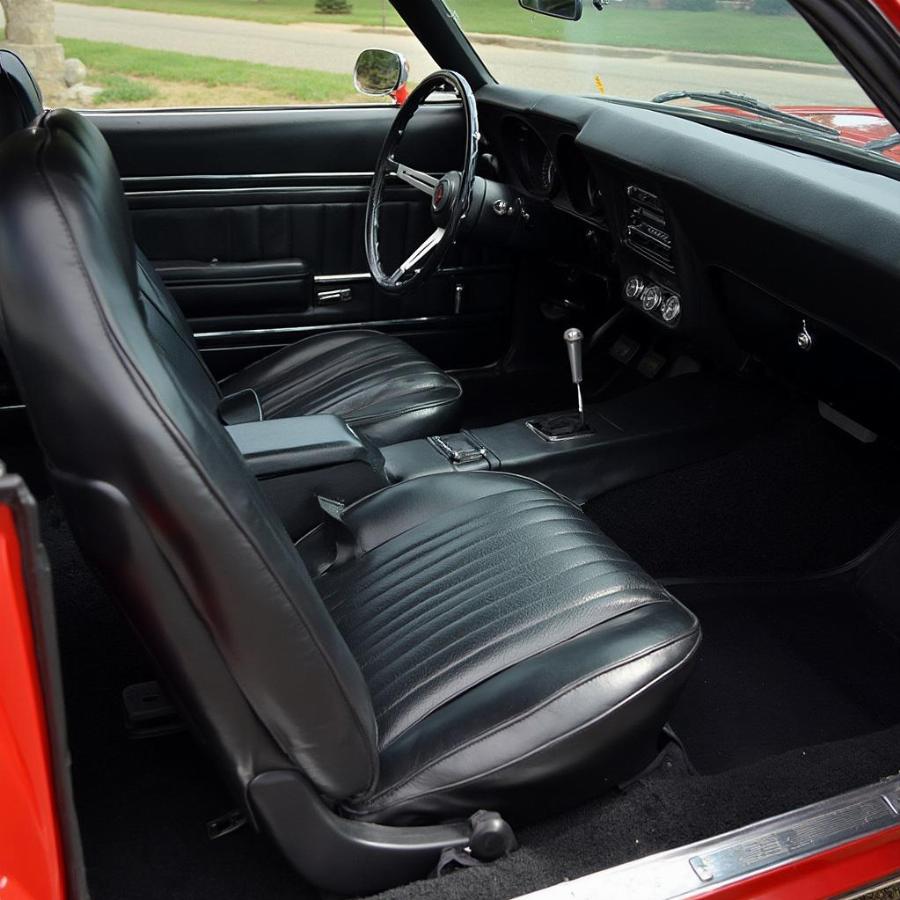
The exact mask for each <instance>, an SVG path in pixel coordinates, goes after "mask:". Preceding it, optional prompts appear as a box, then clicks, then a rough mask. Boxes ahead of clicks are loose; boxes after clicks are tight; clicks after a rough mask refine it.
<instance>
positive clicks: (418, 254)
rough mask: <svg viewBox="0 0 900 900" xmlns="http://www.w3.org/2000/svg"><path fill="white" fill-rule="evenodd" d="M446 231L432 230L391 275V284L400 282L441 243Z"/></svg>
mask: <svg viewBox="0 0 900 900" xmlns="http://www.w3.org/2000/svg"><path fill="white" fill-rule="evenodd" d="M446 233H447V229H446V228H435V229H434V231H432V232H431V234H429V235H428V237H427V238H425V240H424V241H422V243H421V244H419V246H418V247H416V249H415V250H413V252H412V253H410V254H409V256H408V257H407V258H406V259H405V260H404V261H403V262H402V263H400V265H399V267H398V268H397V270H396V271H395V272H394V274H393V275H391V276H390V279H389V281H390V282H391V284H399V283H400V279H401V278H403V276H404V275H405V274H406V273H407V272H409V271H410V270H411V269H413V268H415V266H416V265H417V264H418V263H420V262H421V261H422V260H423V259H425V257H426V256H428V254H429V253H431V251H432V250H434V248H435V247H437V245H438V244H440V242H441V241H442V240H443V238H444V235H445V234H446Z"/></svg>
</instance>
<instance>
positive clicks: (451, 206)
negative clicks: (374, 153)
mask: <svg viewBox="0 0 900 900" xmlns="http://www.w3.org/2000/svg"><path fill="white" fill-rule="evenodd" d="M439 87H445V88H446V87H449V88H451V89H452V90H454V91H455V92H456V94H457V95H458V96H459V99H460V100H461V102H462V108H463V116H464V119H465V129H466V143H465V160H464V162H463V167H462V169H460V170H457V171H452V172H447V174H446V175H444V176H443V177H442V178H435V177H434V176H433V175H429V174H428V173H427V172H420V171H419V170H418V169H413V168H411V167H410V166H407V165H404V164H403V163H402V162H400V161H399V160H398V159H397V158H396V156H395V153H396V151H397V149H398V147H399V145H400V142H401V141H402V139H403V135H404V134H405V133H406V129H407V127H408V126H409V122H410V119H412V117H413V116H414V115H415V113H416V111H417V110H418V109H419V107H420V106H421V105H422V104H423V103H424V102H425V101H426V100H427V99H428V97H429V96H430V95H431V94H432V93H433V92H434V91H435V90H437V89H438V88H439ZM478 140H479V133H478V110H477V108H476V106H475V95H474V94H473V93H472V89H471V88H470V87H469V84H468V82H467V81H466V80H465V78H463V77H462V75H459V74H458V73H456V72H452V71H450V70H449V69H441V70H439V71H437V72H434V73H433V74H431V75H429V76H428V77H427V78H425V79H424V80H423V81H422V82H420V83H419V85H418V87H416V89H415V90H414V91H413V92H412V93H411V94H410V95H409V97H408V98H407V100H406V102H405V103H404V104H403V106H402V107H400V111H399V112H398V113H397V117H396V118H395V119H394V122H393V124H392V125H391V129H390V131H389V132H388V134H387V137H386V138H385V139H384V145H383V146H382V148H381V153H380V154H379V157H378V162H377V164H376V166H375V175H374V177H373V179H372V187H371V190H370V191H369V200H368V203H367V204H366V225H365V229H366V260H367V261H368V264H369V271H370V272H371V273H372V277H373V278H374V279H375V283H376V284H377V285H378V286H379V287H380V288H381V289H382V290H384V291H388V292H390V293H393V294H401V293H404V292H405V291H408V290H411V289H412V288H413V287H415V286H416V285H418V284H421V283H422V282H423V281H424V280H425V279H426V278H427V277H428V276H429V275H430V274H431V273H432V272H433V271H434V270H435V269H436V268H437V267H438V265H440V262H441V260H442V259H443V258H444V256H445V255H446V254H447V251H448V250H449V249H450V247H451V246H452V245H453V244H454V243H455V242H456V238H457V236H458V235H459V230H460V227H461V225H462V223H463V222H464V220H465V218H466V214H467V213H468V211H469V205H470V203H471V199H472V186H473V184H474V181H475V165H476V162H477V160H478ZM389 176H391V177H396V178H399V179H400V180H401V181H405V182H406V183H407V184H411V185H412V186H413V187H414V188H417V189H418V190H420V191H422V192H423V193H424V194H427V195H428V197H429V198H430V200H431V203H430V212H431V221H432V223H433V225H434V231H432V232H431V234H430V235H429V236H428V237H427V238H426V239H425V240H424V241H423V242H422V243H421V244H420V245H419V246H418V247H417V248H416V249H415V250H413V251H412V253H410V254H409V256H408V257H407V258H406V259H405V260H404V261H403V262H402V263H401V264H400V266H399V267H398V268H397V269H395V270H394V271H393V272H392V273H391V274H387V273H386V272H385V271H384V268H383V266H382V261H381V252H380V248H379V217H380V212H381V206H382V203H383V198H384V190H385V185H386V183H387V180H388V177H389Z"/></svg>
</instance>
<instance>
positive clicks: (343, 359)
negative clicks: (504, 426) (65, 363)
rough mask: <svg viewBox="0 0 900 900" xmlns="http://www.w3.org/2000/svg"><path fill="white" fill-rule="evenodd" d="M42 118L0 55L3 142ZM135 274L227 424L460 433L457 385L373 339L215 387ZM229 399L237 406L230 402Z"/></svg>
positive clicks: (169, 309)
mask: <svg viewBox="0 0 900 900" xmlns="http://www.w3.org/2000/svg"><path fill="white" fill-rule="evenodd" d="M42 112H43V103H42V100H41V95H40V91H39V89H38V87H37V84H36V82H35V81H34V79H33V78H32V76H31V74H30V73H29V71H28V69H27V67H26V66H25V64H24V63H23V62H22V60H21V59H20V58H19V57H18V56H17V55H16V54H15V53H13V52H12V51H10V50H5V49H4V50H0V141H2V140H3V139H4V138H5V137H7V136H8V135H10V134H12V133H14V132H15V131H18V130H19V129H20V128H23V127H25V126H26V125H28V124H30V123H31V122H33V121H34V120H35V119H36V118H37V117H38V116H39V115H40V114H41V113H42ZM137 267H138V284H139V288H140V296H141V299H142V301H143V303H144V305H145V307H146V314H147V315H148V316H150V317H152V318H153V319H154V320H155V321H156V323H157V328H156V329H155V330H156V337H157V340H159V341H160V343H161V344H162V346H163V347H164V349H165V352H166V353H167V354H168V355H169V356H172V357H173V358H179V357H181V358H182V359H183V358H184V356H185V354H187V355H188V356H189V357H193V358H194V359H193V360H192V361H191V364H190V365H192V364H193V362H194V361H200V367H199V369H200V371H202V372H203V373H205V377H206V378H208V380H209V384H208V385H207V386H206V387H205V389H204V390H203V394H204V396H205V397H206V398H207V402H208V403H210V404H211V405H212V406H213V407H214V408H216V409H220V410H222V414H223V419H225V421H227V422H228V423H229V424H233V423H234V422H236V421H248V420H251V421H252V420H259V419H282V418H287V417H290V416H308V415H315V414H323V413H330V414H332V415H337V416H340V417H341V418H342V419H343V420H344V421H345V422H347V423H348V424H349V425H351V426H353V428H354V429H355V430H356V431H357V432H359V433H362V434H365V435H366V436H367V437H368V438H369V439H370V440H371V441H373V442H374V443H375V444H378V445H382V446H383V445H387V444H397V443H400V442H401V441H408V440H413V439H415V438H419V437H426V436H428V435H432V434H440V433H442V432H447V431H453V430H455V429H456V428H457V426H458V425H459V418H460V412H461V407H462V388H461V387H460V384H459V382H458V381H457V380H456V379H455V378H453V377H451V376H450V375H448V374H447V373H446V372H443V371H442V370H441V369H439V368H438V367H437V366H436V365H435V364H434V363H433V362H431V361H430V360H428V359H426V358H425V357H424V356H422V354H421V353H419V352H418V351H416V350H414V349H413V348H412V347H411V346H410V345H409V344H407V343H406V342H405V341H402V340H400V339H399V338H395V337H391V336H390V335H387V334H382V333H380V332H377V331H368V330H365V331H364V330H354V331H340V332H333V333H331V334H316V335H312V336H311V337H308V338H305V339H304V340H301V341H298V342H297V343H295V344H291V345H289V346H287V347H284V348H283V349H281V350H278V351H277V352H275V353H273V354H271V355H270V356H266V357H264V358H263V359H260V360H258V361H257V362H255V363H253V364H251V365H250V366H248V367H247V368H246V369H244V370H243V371H241V372H238V373H236V374H234V375H232V376H231V377H229V378H226V379H225V380H224V381H222V382H220V383H217V382H216V380H215V379H214V378H213V376H212V374H211V373H210V372H209V370H208V369H207V368H206V366H205V364H203V363H202V360H201V357H200V353H199V350H198V349H197V345H196V342H195V341H194V335H193V333H192V331H191V328H190V325H189V324H188V322H187V320H186V319H185V317H184V315H183V314H182V312H181V309H180V308H179V307H178V305H177V304H176V302H175V300H174V299H173V297H172V295H171V293H170V292H169V290H168V289H167V288H166V286H165V284H164V283H163V281H162V279H161V278H160V277H159V274H158V273H157V272H156V270H155V268H154V267H153V264H152V263H151V262H150V260H149V259H148V258H147V257H146V256H145V255H144V254H143V253H142V252H141V251H140V249H139V248H138V249H137ZM235 395H238V396H237V397H236V399H237V401H238V402H237V403H235V402H232V401H231V400H230V399H229V398H233V397H235ZM226 408H227V409H228V412H227V413H226V412H225V410H226ZM236 417H237V418H236Z"/></svg>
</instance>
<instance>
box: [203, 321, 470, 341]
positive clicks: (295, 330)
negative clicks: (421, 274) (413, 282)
mask: <svg viewBox="0 0 900 900" xmlns="http://www.w3.org/2000/svg"><path fill="white" fill-rule="evenodd" d="M452 321H458V319H457V318H456V317H455V316H419V317H417V318H414V319H378V320H376V321H371V322H328V323H325V322H323V323H321V324H319V325H284V326H282V327H278V328H236V329H233V330H230V331H198V332H196V333H195V334H194V337H195V338H196V339H197V340H206V339H210V338H227V337H252V336H253V335H260V336H262V335H267V334H308V333H309V332H315V331H346V330H351V329H354V328H359V329H364V330H366V331H371V330H372V329H373V328H386V327H389V326H393V325H421V324H423V323H427V322H452Z"/></svg>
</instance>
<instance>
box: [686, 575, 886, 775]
mask: <svg viewBox="0 0 900 900" xmlns="http://www.w3.org/2000/svg"><path fill="white" fill-rule="evenodd" d="M847 580H848V579H840V578H835V579H832V580H831V581H817V582H812V583H803V582H795V583H791V582H787V583H773V584H746V585H734V584H731V585H728V584H722V585H716V584H701V585H677V584H675V585H670V590H671V591H672V592H673V593H674V594H675V595H676V596H677V597H678V598H679V599H680V600H681V601H682V602H683V603H685V604H686V605H687V606H688V607H690V608H691V609H692V610H693V611H694V612H695V613H696V615H697V617H698V618H699V620H700V622H701V625H702V628H703V642H702V644H701V647H700V651H699V655H698V660H697V666H696V668H695V670H694V672H693V674H692V675H691V678H690V679H689V680H688V683H687V686H686V687H685V690H684V693H683V694H682V697H681V699H680V701H679V703H678V706H677V707H676V708H675V711H674V713H673V715H672V717H671V720H670V721H671V723H672V725H673V727H674V728H675V731H676V732H677V733H678V735H679V737H680V738H681V739H682V741H683V742H684V744H685V748H686V749H687V752H688V755H689V758H690V760H691V762H692V763H693V764H694V765H695V766H696V767H697V769H699V770H700V771H701V772H722V771H724V770H726V769H730V768H733V767H735V766H740V765H743V764H745V763H748V762H755V761H757V760H761V759H765V758H766V757H769V756H775V755H777V754H779V753H782V752H784V751H786V750H790V749H793V748H797V747H809V746H812V745H815V744H822V743H826V742H829V741H835V740H839V739H841V738H847V737H853V736H856V735H863V734H867V733H870V732H875V731H879V730H881V729H883V728H886V727H888V726H891V725H894V724H896V723H898V722H900V643H898V642H897V641H895V640H894V639H893V638H892V637H891V636H890V635H889V634H888V633H887V632H886V631H885V630H884V629H883V628H881V627H880V626H879V625H878V624H877V623H875V622H874V621H872V620H871V619H870V618H869V617H868V615H867V613H866V604H865V602H864V598H862V597H859V596H857V595H856V594H855V593H854V590H853V588H852V587H851V586H849V585H848V584H846V583H844V582H845V581H847ZM898 749H900V748H898Z"/></svg>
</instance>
